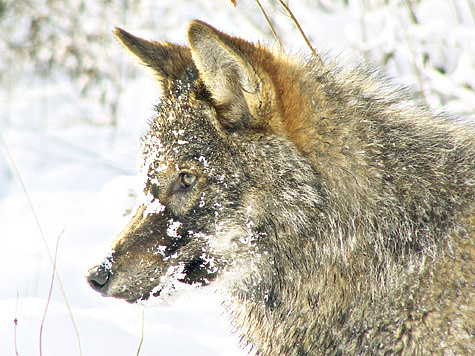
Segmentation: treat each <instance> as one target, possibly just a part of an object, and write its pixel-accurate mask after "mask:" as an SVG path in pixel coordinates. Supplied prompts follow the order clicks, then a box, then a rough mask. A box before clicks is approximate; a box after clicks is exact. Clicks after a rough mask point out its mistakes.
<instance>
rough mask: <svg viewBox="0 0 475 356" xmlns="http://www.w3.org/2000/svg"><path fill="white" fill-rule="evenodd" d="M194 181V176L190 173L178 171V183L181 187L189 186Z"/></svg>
mask: <svg viewBox="0 0 475 356" xmlns="http://www.w3.org/2000/svg"><path fill="white" fill-rule="evenodd" d="M195 181H196V176H195V175H194V174H191V173H180V184H181V187H182V188H189V187H191V186H192V185H193V184H194V183H195Z"/></svg>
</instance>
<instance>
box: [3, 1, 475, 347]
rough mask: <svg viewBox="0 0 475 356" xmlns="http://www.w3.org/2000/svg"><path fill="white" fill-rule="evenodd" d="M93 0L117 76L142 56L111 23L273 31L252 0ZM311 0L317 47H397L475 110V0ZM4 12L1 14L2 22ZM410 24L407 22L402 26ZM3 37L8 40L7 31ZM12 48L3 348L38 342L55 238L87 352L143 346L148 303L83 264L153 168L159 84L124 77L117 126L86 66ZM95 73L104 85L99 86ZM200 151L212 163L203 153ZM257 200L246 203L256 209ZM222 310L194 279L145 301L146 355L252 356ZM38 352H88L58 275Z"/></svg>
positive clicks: (402, 67) (428, 89)
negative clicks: (41, 62)
mask: <svg viewBox="0 0 475 356" xmlns="http://www.w3.org/2000/svg"><path fill="white" fill-rule="evenodd" d="M73 2H74V1H73ZM400 2H401V3H403V1H400ZM85 3H86V6H91V9H90V14H89V15H88V17H87V21H85V22H84V23H81V24H80V25H81V28H88V29H89V31H91V29H94V31H104V33H103V34H102V33H101V35H104V36H110V42H111V46H110V48H107V49H103V48H95V50H96V51H97V53H96V54H95V56H91V55H89V54H88V56H87V58H85V61H86V62H85V63H86V64H87V63H88V62H87V61H89V62H91V63H92V61H94V60H97V61H98V63H99V64H100V67H102V68H107V69H108V70H109V72H108V73H109V74H110V73H116V74H117V75H119V72H121V73H122V72H126V71H129V72H130V71H131V68H133V64H132V63H131V61H127V60H126V59H124V60H122V59H117V62H111V61H110V60H109V58H111V56H117V58H125V57H126V54H125V53H123V52H121V51H120V48H119V46H118V45H116V44H115V43H114V39H113V38H112V35H109V34H110V28H113V26H115V25H119V26H123V27H124V28H126V29H128V30H130V31H131V32H134V33H137V34H139V35H143V36H144V37H145V38H154V39H157V40H163V39H167V40H171V41H177V42H180V43H184V42H185V31H186V26H187V23H188V22H189V21H190V20H191V19H193V18H201V19H203V20H205V21H208V22H209V23H211V24H213V25H215V26H216V27H218V28H221V29H223V30H226V31H228V32H229V33H231V34H234V35H239V36H242V37H244V38H247V39H250V40H253V41H256V40H264V39H265V40H264V42H272V41H273V39H272V37H271V35H270V34H269V30H268V28H267V25H266V24H265V22H264V20H263V17H262V15H261V14H260V13H259V11H258V9H257V8H256V7H255V2H254V1H251V0H246V1H245V0H238V1H237V3H238V6H237V8H236V9H234V7H233V6H232V4H231V1H219V2H216V1H195V2H193V1H184V0H183V1H177V0H173V1H171V0H163V1H159V2H156V1H152V0H143V1H141V2H140V3H141V5H140V6H139V5H137V6H136V8H134V10H133V11H135V12H131V13H128V14H127V16H126V15H125V13H124V14H121V15H120V16H119V15H117V13H115V14H116V15H114V16H115V17H114V16H112V15H111V18H108V17H106V16H105V17H102V18H101V20H100V21H98V20H97V19H98V18H99V17H97V18H94V17H93V14H94V13H100V12H101V11H103V9H104V8H102V7H100V6H99V5H95V4H99V3H98V2H95V1H90V0H88V1H86V2H85ZM262 3H263V5H264V6H265V7H266V9H267V10H268V13H269V15H270V16H271V18H272V19H273V20H274V23H275V25H276V27H277V30H278V31H280V33H281V39H283V40H285V44H286V47H287V48H290V47H292V50H294V51H298V50H301V51H303V52H304V53H307V54H308V53H309V51H308V49H307V47H306V46H305V44H304V43H303V41H302V39H301V37H300V35H298V34H297V32H296V30H295V26H294V25H293V24H292V23H291V21H290V20H289V19H288V18H287V16H286V15H285V14H283V11H279V10H278V7H277V6H276V5H271V4H270V3H269V1H262ZM315 3H316V2H314V1H305V0H293V1H290V2H289V4H290V6H291V8H292V9H293V10H294V13H295V15H296V16H297V18H299V19H300V22H301V25H302V27H303V28H304V30H305V31H306V32H307V34H308V35H309V37H310V38H311V40H312V42H313V43H314V44H315V47H316V48H317V49H319V50H320V49H335V50H337V51H347V52H348V51H349V52H356V51H358V50H361V53H362V55H361V57H362V58H366V57H367V56H368V53H370V57H371V58H373V61H375V62H378V61H382V60H383V59H384V58H385V56H388V55H391V56H392V57H391V58H392V59H391V60H390V61H389V62H388V64H387V66H386V70H387V71H389V72H390V73H391V74H393V75H396V76H399V77H400V78H399V79H400V80H401V81H404V82H405V83H410V84H413V85H415V86H416V87H417V88H419V85H420V84H419V80H420V79H422V82H423V85H422V89H423V90H424V94H425V96H426V98H427V100H428V101H429V102H430V103H432V104H434V105H435V106H437V107H439V108H442V109H446V110H448V111H452V112H455V113H456V114H460V115H463V117H464V118H465V119H467V120H472V119H474V110H475V92H474V86H475V55H474V53H475V14H474V13H473V12H472V11H473V7H472V8H470V1H467V0H454V1H442V0H426V1H423V2H421V6H419V7H416V15H417V16H418V21H419V23H418V24H414V23H411V22H410V21H409V20H408V13H407V8H405V7H404V6H396V5H395V4H397V3H398V2H397V1H392V2H390V3H391V8H386V7H384V6H377V5H376V3H381V2H377V1H358V0H350V1H349V3H350V6H349V7H344V6H343V5H342V3H343V2H331V1H320V2H318V3H319V4H320V5H319V6H321V7H325V6H326V9H327V11H320V10H319V8H318V6H316V5H315ZM7 4H10V2H7ZM60 4H61V2H59V3H58V9H59V10H61V14H62V15H61V16H63V17H64V16H69V15H70V12H68V11H66V8H65V7H63V6H62V5H60ZM363 4H365V5H363ZM42 8H43V7H42ZM71 8H75V9H76V8H78V7H77V6H75V7H73V6H71ZM45 9H46V8H45ZM152 9H153V10H152ZM59 10H58V11H59ZM13 11H15V10H13ZM45 11H46V10H45ZM114 11H115V10H114ZM130 11H132V10H130ZM27 13H28V14H29V15H28V16H33V14H30V12H29V11H27ZM57 19H58V21H57V22H58V23H57V27H55V23H53V25H51V26H50V27H49V30H50V31H51V33H52V34H60V33H62V32H61V31H62V26H63V27H64V26H66V25H68V26H69V23H70V21H67V18H62V19H61V18H60V15H58V18H57ZM95 19H96V20H95ZM118 19H121V22H120V23H117V21H119V20H118ZM5 21H6V20H5V19H4V18H0V26H3V25H4V24H5V23H6V22H5ZM28 23H29V21H28V19H27V18H24V19H22V20H21V21H18V22H16V23H12V24H11V26H10V27H8V26H7V28H6V31H7V32H8V31H11V32H12V34H11V36H10V37H9V38H23V37H24V36H25V35H26V34H27V33H28V27H27V26H28ZM7 25H8V23H7ZM402 25H407V26H405V29H404V31H403V30H402V29H401V26H402ZM104 28H105V30H104ZM4 32H5V31H4ZM282 34H285V36H284V35H282ZM7 37H8V36H7ZM408 39H409V40H408ZM78 41H79V42H78ZM81 41H85V39H84V38H82V37H81V36H77V38H74V39H70V41H69V42H68V41H67V40H66V39H64V38H63V40H61V41H60V42H59V44H58V46H59V47H60V49H61V50H63V49H64V51H65V52H64V53H63V52H60V53H59V54H61V55H65V53H66V54H67V49H68V48H69V47H68V46H69V45H70V44H71V43H74V42H75V43H80V45H79V47H78V48H86V47H87V44H86V43H81ZM0 50H1V52H2V53H5V51H8V50H7V47H5V45H4V43H3V42H2V41H0ZM55 50H56V51H58V49H57V48H56V47H54V45H53V44H51V46H50V47H44V48H42V52H41V56H42V58H46V59H47V58H49V57H50V56H51V53H55V54H54V55H56V56H57V55H58V53H57V52H53V51H55ZM0 56H1V55H0ZM11 57H13V56H11ZM0 58H1V59H2V60H3V59H4V58H3V57H0ZM114 58H115V57H114ZM422 58H429V59H430V61H428V62H424V61H423V60H422ZM2 60H0V69H2V71H1V72H2V73H3V72H5V73H6V74H5V75H6V76H7V77H8V78H9V79H8V80H7V84H6V85H2V86H0V103H1V105H0V134H1V135H2V137H3V139H4V141H5V143H6V146H7V147H8V150H7V148H6V147H5V145H4V144H3V142H2V139H0V244H1V245H0V246H1V248H0V267H1V273H0V284H1V286H2V288H1V289H0V341H1V342H0V355H14V354H15V345H16V347H17V349H18V354H19V355H39V354H40V348H39V338H40V327H41V320H42V318H43V314H44V311H45V307H46V303H47V298H48V293H49V289H50V284H51V276H52V270H53V267H52V263H51V261H50V258H49V257H48V252H47V250H46V246H45V243H46V244H47V246H48V248H49V250H50V252H51V254H52V255H53V256H54V250H55V246H56V243H57V242H58V239H59V245H58V257H57V262H56V268H57V271H58V274H59V276H60V278H61V281H62V285H63V288H64V291H65V294H66V296H67V300H68V303H69V305H70V307H71V313H72V315H73V317H74V320H75V323H76V325H77V331H78V334H79V337H80V349H81V354H82V355H85V356H89V355H117V356H119V355H135V354H136V353H137V349H138V346H139V342H140V338H141V332H142V326H141V325H142V310H143V309H142V306H137V305H129V304H127V303H126V302H124V301H120V300H116V299H113V298H103V297H101V296H100V295H99V293H97V292H95V291H93V290H92V289H91V288H90V287H89V286H88V285H87V282H86V280H85V278H84V275H85V273H86V272H87V269H88V268H89V267H91V266H93V265H95V264H97V263H100V262H101V261H102V260H103V259H104V258H105V257H106V256H108V255H109V253H110V245H111V243H112V241H113V240H114V239H115V236H116V235H117V233H119V232H120V230H121V229H122V227H123V226H124V225H125V224H126V222H127V221H128V219H129V218H130V217H129V216H124V214H126V213H130V212H131V211H132V210H133V208H134V204H136V203H137V202H136V201H135V199H136V196H137V195H139V196H140V192H141V191H142V190H143V187H142V186H141V184H143V179H142V178H143V177H142V178H141V177H139V178H137V176H136V174H137V169H136V167H137V161H136V156H137V154H138V152H139V151H140V139H139V138H140V136H141V134H142V133H144V130H145V129H146V125H147V123H146V120H147V119H148V118H150V117H151V116H152V107H153V105H154V104H155V102H156V100H157V97H158V90H157V89H156V88H155V87H154V84H153V83H152V81H150V78H147V77H146V76H145V75H140V76H137V79H130V78H124V79H122V80H123V83H122V84H121V85H123V92H122V93H121V101H120V103H119V106H118V108H117V112H116V115H117V117H118V121H117V125H116V126H115V127H114V126H111V125H109V124H108V123H109V122H110V115H111V114H110V111H109V110H108V109H107V108H105V107H104V106H102V105H101V102H100V100H95V99H94V97H91V96H86V97H82V96H80V93H79V91H80V89H78V85H79V88H82V86H83V85H85V84H82V80H83V79H84V78H82V77H81V78H78V81H77V82H76V83H73V82H71V80H70V79H68V77H66V76H65V75H64V74H61V73H60V74H55V75H54V76H52V77H49V78H46V79H45V78H41V77H40V76H39V75H37V74H35V72H34V70H33V69H32V68H33V66H32V65H29V66H28V65H27V66H26V68H28V70H25V71H24V72H23V71H21V70H18V68H19V67H17V66H16V65H17V64H18V65H21V64H22V63H26V61H27V59H26V58H8V62H7V61H5V62H4V63H6V65H7V66H10V67H5V65H4V64H3V62H2ZM74 60H75V58H74V57H71V58H69V59H68V60H67V61H66V64H65V65H66V66H68V68H69V67H72V68H73V67H74V66H75V62H74ZM83 64H84V63H83ZM121 66H122V67H121ZM5 68H7V69H8V70H6V71H5V70H4V69H5ZM125 68H127V69H125ZM441 69H443V70H442V71H441ZM2 83H4V82H2ZM97 85H98V86H97V88H98V89H97V92H98V93H99V92H102V91H101V90H102V89H99V88H100V86H99V84H97ZM116 90H117V88H116V87H114V88H113V90H112V88H111V90H110V91H107V90H105V91H103V93H105V94H104V95H105V97H106V101H107V100H109V97H110V96H109V94H108V93H112V92H114V93H115V92H116ZM93 92H94V90H93ZM178 134H180V133H178ZM182 143H183V144H184V143H185V142H182ZM10 155H11V157H12V158H13V160H14V162H12V161H11V159H10ZM200 161H202V163H203V164H205V165H207V163H208V162H207V161H206V158H205V157H200ZM14 165H16V167H17V168H18V170H19V172H20V174H21V178H22V181H23V183H24V185H25V187H26V190H27V192H28V196H27V195H26V194H25V193H24V191H23V188H22V183H21V181H20V179H19V178H18V176H17V175H16V173H15V168H14ZM164 167H165V166H163V167H161V169H162V168H164ZM148 198H149V199H150V197H148ZM29 200H31V204H32V205H33V207H34V211H35V213H36V217H35V215H34V214H33V211H32V210H31V208H30V204H29ZM205 203H213V202H208V201H205V197H204V195H203V196H202V197H201V202H200V204H201V205H204V204H205ZM154 204H155V205H153V206H152V207H150V211H152V210H153V211H157V210H160V209H163V205H161V204H160V203H159V202H158V200H156V203H154ZM251 211H252V210H251V207H249V208H248V210H247V213H248V214H250V213H251ZM36 218H37V219H38V221H39V223H40V226H41V230H42V232H43V235H44V239H45V241H43V238H42V233H41V232H40V228H39V226H38V225H37V223H36ZM177 228H178V226H177V225H176V224H174V223H172V224H171V225H170V227H169V229H170V231H169V233H170V234H172V235H173V233H175V234H176V229H177ZM198 235H199V233H197V236H198ZM157 252H158V253H160V251H157ZM176 272H177V271H171V272H170V273H176ZM17 295H18V299H17ZM223 313H225V311H224V310H223V309H222V308H221V299H220V296H219V295H218V294H215V293H210V292H206V290H205V291H201V292H200V291H198V290H194V289H193V288H190V290H186V291H184V293H183V295H181V296H180V297H178V299H177V300H176V301H175V302H173V303H172V304H171V305H170V306H168V307H163V306H160V307H154V308H147V309H145V312H144V329H143V332H144V337H143V345H142V348H141V351H140V355H161V356H166V355H175V356H179V355H207V356H210V355H211V356H212V355H216V356H218V355H223V356H224V355H226V356H230V355H231V356H233V355H246V354H247V353H248V349H246V350H242V349H240V348H239V347H238V337H237V336H233V335H231V332H230V330H231V327H230V325H229V324H228V321H227V319H228V318H227V317H226V315H225V314H224V315H223ZM15 320H16V321H17V323H16V324H15V322H14V321H15ZM42 354H43V355H45V356H60V355H61V356H62V355H79V354H80V352H79V346H78V338H77V337H76V333H75V331H74V328H73V324H72V322H71V318H70V316H69V312H68V309H67V307H66V303H65V300H64V298H63V296H62V294H61V291H60V288H59V283H58V281H57V280H55V281H54V284H53V289H52V297H51V301H50V305H49V308H48V311H47V314H46V317H45V322H44V325H43V334H42Z"/></svg>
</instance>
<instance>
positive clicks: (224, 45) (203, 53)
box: [188, 20, 261, 128]
mask: <svg viewBox="0 0 475 356" xmlns="http://www.w3.org/2000/svg"><path fill="white" fill-rule="evenodd" d="M239 41H242V43H243V46H248V45H249V44H248V43H247V42H246V41H244V40H240V39H237V38H233V37H231V36H228V35H226V34H224V33H222V32H220V31H218V30H216V29H215V28H214V27H211V26H210V25H208V24H206V23H204V22H201V21H198V20H195V21H192V22H191V23H190V26H189V27H188V42H189V43H190V47H191V55H192V57H193V61H194V62H195V65H196V67H197V68H198V71H199V74H200V77H201V79H202V81H203V82H204V84H205V86H206V88H207V89H208V90H209V91H210V93H211V95H212V98H213V99H214V100H215V103H216V107H217V109H218V110H219V111H221V113H222V114H223V115H222V116H223V119H225V121H226V122H221V123H222V124H223V125H224V126H226V127H229V128H243V127H249V126H251V125H252V124H253V121H254V119H253V117H252V115H251V111H253V109H254V108H256V107H258V106H259V94H260V87H261V84H260V79H259V77H258V75H257V73H256V72H255V70H254V69H253V67H252V66H251V65H250V63H249V61H248V59H247V58H246V55H245V53H243V52H242V51H241V49H240V48H238V47H239V46H238V43H239Z"/></svg>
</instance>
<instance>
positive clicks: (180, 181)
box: [170, 172, 198, 194]
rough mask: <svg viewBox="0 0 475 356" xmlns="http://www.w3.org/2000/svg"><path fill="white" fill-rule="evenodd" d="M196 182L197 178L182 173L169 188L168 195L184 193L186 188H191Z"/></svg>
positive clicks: (190, 174)
mask: <svg viewBox="0 0 475 356" xmlns="http://www.w3.org/2000/svg"><path fill="white" fill-rule="evenodd" d="M197 181H198V176H196V175H194V174H192V173H188V172H182V173H180V174H179V175H178V177H177V178H176V179H175V181H174V182H173V183H172V185H171V187H170V194H175V193H178V192H181V191H184V190H186V189H188V188H191V187H193V186H194V185H195V184H196V182H197Z"/></svg>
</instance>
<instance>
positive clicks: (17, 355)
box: [13, 291, 19, 356]
mask: <svg viewBox="0 0 475 356" xmlns="http://www.w3.org/2000/svg"><path fill="white" fill-rule="evenodd" d="M17 311H18V291H17V292H16V304H15V319H13V322H14V323H15V333H14V336H13V337H14V341H15V355H16V356H19V354H18V348H17V344H16V329H17V327H18V319H17Z"/></svg>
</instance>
